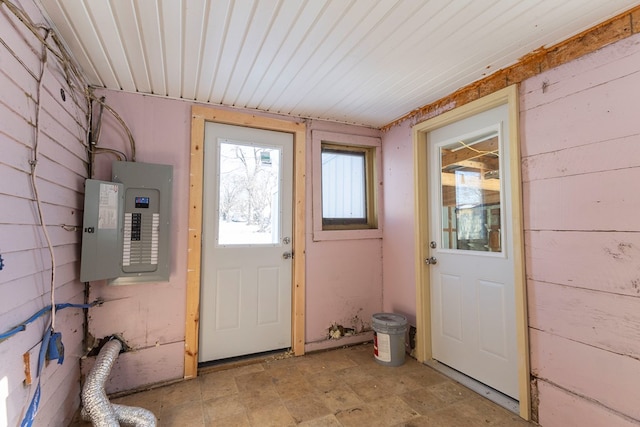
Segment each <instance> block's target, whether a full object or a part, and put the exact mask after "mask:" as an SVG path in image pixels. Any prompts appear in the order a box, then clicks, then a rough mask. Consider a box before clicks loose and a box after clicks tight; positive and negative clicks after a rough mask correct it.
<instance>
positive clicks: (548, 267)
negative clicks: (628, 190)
mask: <svg viewBox="0 0 640 427" xmlns="http://www.w3.org/2000/svg"><path fill="white" fill-rule="evenodd" d="M525 243H526V249H525V254H526V265H527V278H529V279H533V280H536V281H540V282H549V283H556V284H559V285H567V286H574V287H579V288H584V289H592V290H596V291H602V292H611V293H617V294H621V295H631V296H638V295H639V293H640V270H639V269H638V262H637V260H638V259H640V233H614V232H611V233H593V232H570V231H565V232H558V231H532V230H530V231H526V232H525Z"/></svg>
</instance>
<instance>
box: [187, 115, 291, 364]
mask: <svg viewBox="0 0 640 427" xmlns="http://www.w3.org/2000/svg"><path fill="white" fill-rule="evenodd" d="M204 150H205V153H204V156H205V160H204V182H203V188H204V191H203V193H204V196H203V199H204V200H203V204H204V209H203V238H202V275H201V286H200V289H201V299H200V301H201V302H200V337H199V355H198V361H199V362H206V361H211V360H218V359H224V358H228V357H234V356H240V355H246V354H254V353H259V352H264V351H270V350H276V349H283V348H289V347H291V312H292V311H291V286H292V285H291V284H292V277H291V272H292V255H291V248H292V240H291V238H292V229H293V226H292V197H293V195H292V189H293V184H292V180H293V136H292V134H288V133H283V132H275V131H265V130H260V129H254V128H245V127H240V126H232V125H224V124H218V123H206V126H205V146H204Z"/></svg>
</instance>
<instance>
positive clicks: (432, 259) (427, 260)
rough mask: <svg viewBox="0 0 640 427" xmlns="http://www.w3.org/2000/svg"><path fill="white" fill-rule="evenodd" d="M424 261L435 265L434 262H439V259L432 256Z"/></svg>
mask: <svg viewBox="0 0 640 427" xmlns="http://www.w3.org/2000/svg"><path fill="white" fill-rule="evenodd" d="M424 262H425V264H428V265H433V264H437V263H438V260H437V259H436V258H435V257H430V258H425V259H424Z"/></svg>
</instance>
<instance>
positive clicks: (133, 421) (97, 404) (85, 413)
mask: <svg viewBox="0 0 640 427" xmlns="http://www.w3.org/2000/svg"><path fill="white" fill-rule="evenodd" d="M121 349H122V343H121V342H120V340H118V339H112V340H111V341H108V342H107V343H106V344H105V345H104V346H103V347H102V349H101V350H100V353H99V354H98V357H97V358H96V363H95V365H93V368H92V369H91V372H89V375H87V379H86V381H85V383H84V387H83V388H82V407H83V408H82V417H83V418H84V419H85V420H88V421H91V422H92V423H93V425H94V426H95V427H120V422H123V423H125V424H127V425H132V426H135V427H156V424H157V420H156V417H155V415H153V412H151V411H149V410H147V409H144V408H138V407H134V406H124V405H115V404H111V402H109V398H108V397H107V393H106V392H105V390H104V384H105V383H106V381H107V378H108V377H109V373H110V372H111V368H112V367H113V364H114V362H115V360H116V358H117V357H118V354H120V350H121Z"/></svg>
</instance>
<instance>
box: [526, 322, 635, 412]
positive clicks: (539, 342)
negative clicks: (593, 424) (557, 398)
mask: <svg viewBox="0 0 640 427" xmlns="http://www.w3.org/2000/svg"><path fill="white" fill-rule="evenodd" d="M530 334H531V349H532V352H531V369H532V372H533V374H534V375H535V376H536V377H538V378H540V379H542V380H543V381H547V379H548V380H549V381H551V382H553V383H554V384H556V385H557V386H558V387H562V388H563V389H566V390H568V391H570V392H571V393H574V394H576V395H578V396H588V398H589V399H592V400H594V401H596V402H600V403H601V404H603V405H605V406H607V407H609V408H611V409H613V410H614V411H617V412H619V413H621V414H624V415H626V416H629V417H631V418H634V419H636V420H640V406H639V405H638V384H640V360H638V359H634V358H631V357H628V356H622V355H619V354H616V353H612V352H610V351H606V350H601V349H598V348H595V347H593V346H590V345H586V344H582V343H579V342H576V341H572V340H570V339H566V338H563V337H559V336H557V335H553V334H550V333H547V332H543V331H539V330H536V329H531V330H530ZM613 390H615V393H613V392H612V391H613ZM571 424H572V425H579V424H575V422H573V423H571ZM607 425H611V424H608V423H607Z"/></svg>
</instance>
